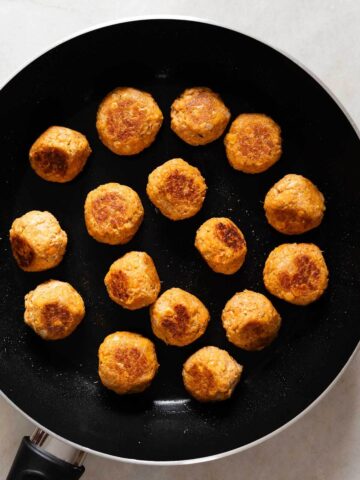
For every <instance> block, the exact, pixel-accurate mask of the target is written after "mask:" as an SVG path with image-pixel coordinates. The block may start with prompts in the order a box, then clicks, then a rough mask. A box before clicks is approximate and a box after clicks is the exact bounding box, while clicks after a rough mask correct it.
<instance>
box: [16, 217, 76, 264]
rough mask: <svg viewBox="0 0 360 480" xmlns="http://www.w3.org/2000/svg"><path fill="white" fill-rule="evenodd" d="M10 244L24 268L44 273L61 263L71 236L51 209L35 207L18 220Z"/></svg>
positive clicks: (18, 261) (17, 260) (18, 262)
mask: <svg viewBox="0 0 360 480" xmlns="http://www.w3.org/2000/svg"><path fill="white" fill-rule="evenodd" d="M10 244H11V249H12V253H13V255H14V257H15V260H16V262H17V264H18V265H19V267H20V268H22V269H23V270H25V272H40V271H42V270H48V269H49V268H53V267H56V266H57V265H58V264H59V263H60V262H61V260H62V258H63V256H64V254H65V250H66V245H67V235H66V233H65V232H64V230H62V229H61V227H60V225H59V222H58V221H57V220H56V218H55V217H54V215H52V214H51V213H50V212H39V211H38V210H32V211H31V212H28V213H25V215H23V216H22V217H19V218H17V219H15V220H14V222H13V224H12V226H11V229H10Z"/></svg>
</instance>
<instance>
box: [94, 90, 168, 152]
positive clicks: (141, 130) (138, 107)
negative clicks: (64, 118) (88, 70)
mask: <svg viewBox="0 0 360 480" xmlns="http://www.w3.org/2000/svg"><path fill="white" fill-rule="evenodd" d="M162 121H163V115H162V113H161V110H160V108H159V107H158V104H157V103H156V102H155V100H154V99H153V97H152V96H151V95H150V93H147V92H143V91H142V90H136V89H135V88H129V87H119V88H116V89H115V90H113V91H112V92H110V93H109V94H108V95H106V97H105V98H104V100H103V101H102V102H101V104H100V106H99V109H98V112H97V119H96V128H97V130H98V134H99V137H100V140H101V141H102V142H103V144H104V145H105V146H106V147H107V148H109V149H110V150H111V151H112V152H114V153H116V154H117V155H135V154H137V153H140V152H141V151H142V150H144V148H147V147H149V146H150V145H151V144H152V143H153V141H154V140H155V137H156V135H157V133H158V131H159V130H160V127H161V124H162Z"/></svg>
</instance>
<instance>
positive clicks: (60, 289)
mask: <svg viewBox="0 0 360 480" xmlns="http://www.w3.org/2000/svg"><path fill="white" fill-rule="evenodd" d="M84 315H85V306H84V302H83V299H82V298H81V296H80V295H79V293H78V292H77V291H76V290H75V288H73V287H72V286H71V285H70V284H69V283H66V282H60V281H59V280H49V281H47V282H44V283H41V284H40V285H38V286H37V287H36V288H35V290H32V291H31V292H29V293H28V294H27V295H25V314H24V321H25V323H26V324H27V325H29V327H31V328H32V329H33V330H34V332H35V333H37V334H38V335H39V336H40V337H41V338H43V339H44V340H61V339H62V338H66V337H68V336H69V335H70V334H71V333H72V332H73V331H74V330H75V328H76V327H77V326H78V325H79V323H80V322H81V320H82V319H83V318H84Z"/></svg>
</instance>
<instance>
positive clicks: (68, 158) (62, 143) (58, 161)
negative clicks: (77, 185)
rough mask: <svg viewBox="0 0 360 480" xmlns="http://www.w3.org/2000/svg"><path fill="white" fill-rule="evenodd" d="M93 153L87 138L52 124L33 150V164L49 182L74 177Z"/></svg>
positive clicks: (31, 152)
mask: <svg viewBox="0 0 360 480" xmlns="http://www.w3.org/2000/svg"><path fill="white" fill-rule="evenodd" d="M90 153H91V148H90V145H89V143H88V141H87V140H86V137H85V136H84V135H83V134H82V133H79V132H76V131H75V130H71V129H70V128H65V127H50V128H48V129H47V130H46V131H45V132H44V133H43V134H42V135H40V137H39V138H38V139H37V140H36V142H35V143H34V144H33V146H32V147H31V149H30V153H29V159H30V165H31V167H32V168H33V170H34V171H35V172H36V173H37V174H38V175H39V177H41V178H43V179H44V180H48V181H49V182H58V183H65V182H70V180H73V179H74V178H75V177H76V176H77V175H78V174H79V173H80V172H81V170H82V169H83V168H84V166H85V164H86V161H87V159H88V157H89V155H90Z"/></svg>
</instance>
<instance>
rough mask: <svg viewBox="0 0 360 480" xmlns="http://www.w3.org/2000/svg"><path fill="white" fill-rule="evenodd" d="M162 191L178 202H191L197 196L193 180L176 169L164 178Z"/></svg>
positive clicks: (197, 191) (197, 192)
mask: <svg viewBox="0 0 360 480" xmlns="http://www.w3.org/2000/svg"><path fill="white" fill-rule="evenodd" d="M164 190H165V192H166V193H167V194H168V195H170V196H171V197H172V198H174V199H176V200H180V201H184V200H186V201H192V200H195V199H197V197H198V196H199V190H198V188H197V187H196V185H195V182H194V179H193V178H191V177H189V176H187V175H184V174H183V173H180V172H179V170H177V169H176V170H175V171H174V172H172V173H170V175H168V177H167V178H166V182H165V187H164Z"/></svg>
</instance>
